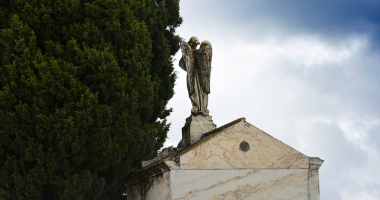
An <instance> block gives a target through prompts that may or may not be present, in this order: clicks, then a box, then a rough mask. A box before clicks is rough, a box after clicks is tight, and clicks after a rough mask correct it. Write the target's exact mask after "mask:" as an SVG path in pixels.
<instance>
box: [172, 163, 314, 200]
mask: <svg viewBox="0 0 380 200" xmlns="http://www.w3.org/2000/svg"><path fill="white" fill-rule="evenodd" d="M310 174H311V170H308V169H241V170H171V176H170V181H171V187H172V189H171V191H172V192H171V195H172V200H190V199H209V200H222V199H223V200H252V199H256V200H259V199H261V200H272V199H273V200H279V199H282V200H301V199H302V200H311V199H313V200H319V192H318V188H316V187H312V186H313V183H309V182H310V179H309V176H310ZM314 190H315V191H314ZM316 195H318V196H316Z"/></svg>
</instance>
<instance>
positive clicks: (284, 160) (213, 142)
mask: <svg viewBox="0 0 380 200" xmlns="http://www.w3.org/2000/svg"><path fill="white" fill-rule="evenodd" d="M243 141H246V142H248V143H249V146H250V150H248V151H247V152H244V151H241V150H240V149H239V148H240V143H241V142H243ZM180 160H181V163H180V165H181V169H260V168H269V169H307V168H309V160H308V157H307V156H305V155H304V154H302V153H300V152H298V151H297V150H295V149H293V148H291V147H290V146H288V145H286V144H284V143H282V142H281V141H279V140H277V139H275V138H274V137H272V136H270V135H268V134H267V133H264V132H263V131H261V130H260V129H258V128H256V127H254V126H252V125H250V124H249V123H246V122H243V121H241V122H239V123H237V124H236V125H234V126H232V127H230V128H228V129H226V130H224V131H222V132H221V133H219V134H218V135H216V136H215V137H212V138H211V139H210V140H208V141H206V142H203V143H202V144H200V145H198V146H197V147H195V148H194V149H192V150H190V151H188V152H187V153H185V154H183V155H182V156H181V158H180Z"/></svg>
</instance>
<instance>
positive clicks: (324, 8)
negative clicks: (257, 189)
mask: <svg viewBox="0 0 380 200" xmlns="http://www.w3.org/2000/svg"><path fill="white" fill-rule="evenodd" d="M180 9H181V10H180V12H181V16H182V17H183V20H184V21H183V24H182V26H181V27H180V28H179V29H178V33H179V34H180V36H181V37H183V38H185V39H186V40H188V39H189V38H190V37H191V36H197V37H198V38H199V40H200V41H203V40H209V41H210V42H211V44H212V46H213V61H212V72H211V74H212V75H211V94H210V95H209V110H210V114H211V115H212V116H213V120H214V122H215V123H216V124H217V125H218V127H219V126H222V125H224V124H226V123H228V122H230V121H232V120H235V119H237V118H239V117H246V119H247V121H248V122H249V123H251V124H253V125H255V126H256V127H258V128H260V129H261V130H263V131H265V132H267V133H268V134H271V135H272V136H274V137H276V138H278V139H279V140H281V141H283V142H285V143H286V144H288V145H290V146H292V147H294V148H295V149H297V150H299V151H301V152H302V153H304V154H306V155H308V156H311V157H320V158H321V159H324V160H325V162H324V164H323V165H322V167H321V168H320V190H321V199H323V200H339V199H342V200H343V199H344V200H351V199H352V200H354V199H360V200H378V199H380V173H379V172H378V169H379V167H378V166H380V48H379V47H380V12H379V10H380V1H378V0H377V1H374V0H361V1H350V0H344V1H343V0H335V1H333V0H332V1H323V0H303V1H301V0H265V1H264V0H254V1H253V0H252V1H222V0H218V1H216V0H210V1H200V0H191V1H190V0H181V2H180ZM180 56H181V55H180V52H178V53H177V55H176V57H175V58H176V59H177V61H176V62H175V69H176V71H177V74H178V79H177V82H176V86H175V88H174V89H175V92H176V94H175V95H174V97H173V99H171V100H170V102H169V104H168V107H172V108H173V110H174V112H173V113H172V115H171V116H170V117H169V118H168V120H169V122H171V123H172V128H171V130H170V132H169V135H168V136H169V139H168V140H167V141H166V143H165V145H166V146H170V145H174V146H176V145H177V143H178V142H179V140H180V139H181V128H182V126H183V125H184V124H185V118H186V117H188V116H189V115H190V110H191V104H190V100H189V99H188V96H187V88H186V79H185V78H186V72H185V71H183V70H182V69H181V68H180V67H179V66H178V61H179V59H180Z"/></svg>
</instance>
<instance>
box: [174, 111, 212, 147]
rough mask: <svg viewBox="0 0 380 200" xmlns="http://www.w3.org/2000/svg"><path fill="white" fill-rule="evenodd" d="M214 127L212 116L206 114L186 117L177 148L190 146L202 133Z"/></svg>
mask: <svg viewBox="0 0 380 200" xmlns="http://www.w3.org/2000/svg"><path fill="white" fill-rule="evenodd" d="M215 128H216V124H214V123H213V121H212V117H211V116H209V115H207V116H203V115H197V116H194V115H190V117H188V118H186V124H185V126H184V127H183V128H182V140H181V141H180V142H179V143H178V146H177V148H184V147H187V146H190V145H192V144H194V143H195V142H197V141H198V140H200V139H201V138H202V135H203V134H204V133H207V132H209V131H212V130H214V129H215Z"/></svg>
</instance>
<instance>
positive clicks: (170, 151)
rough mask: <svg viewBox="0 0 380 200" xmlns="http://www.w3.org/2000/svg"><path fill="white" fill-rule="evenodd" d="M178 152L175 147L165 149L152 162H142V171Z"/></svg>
mask: <svg viewBox="0 0 380 200" xmlns="http://www.w3.org/2000/svg"><path fill="white" fill-rule="evenodd" d="M175 151H176V148H173V147H167V148H164V149H162V151H161V152H160V154H159V155H158V156H157V157H155V158H154V159H152V160H148V161H141V163H140V169H142V168H144V167H146V166H148V165H150V164H152V163H154V162H156V161H158V160H161V159H163V158H164V157H166V156H168V155H169V154H171V153H173V152H175Z"/></svg>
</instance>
